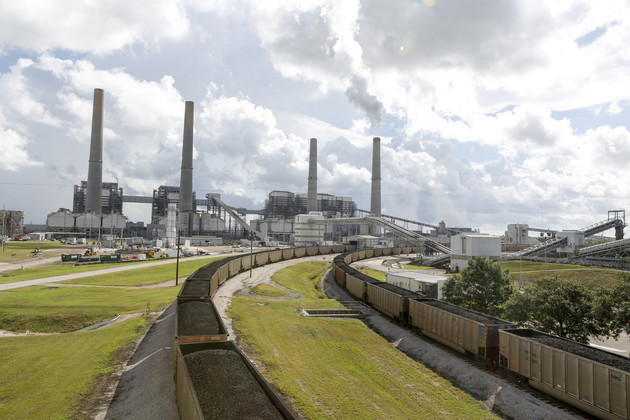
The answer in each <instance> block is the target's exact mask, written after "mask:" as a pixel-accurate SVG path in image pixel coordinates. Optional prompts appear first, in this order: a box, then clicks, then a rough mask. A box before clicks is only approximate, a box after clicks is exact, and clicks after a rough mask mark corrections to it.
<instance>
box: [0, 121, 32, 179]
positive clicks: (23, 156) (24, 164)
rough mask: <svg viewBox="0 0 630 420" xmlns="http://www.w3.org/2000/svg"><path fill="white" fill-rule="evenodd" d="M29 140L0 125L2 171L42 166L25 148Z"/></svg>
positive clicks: (0, 164)
mask: <svg viewBox="0 0 630 420" xmlns="http://www.w3.org/2000/svg"><path fill="white" fill-rule="evenodd" d="M26 144H27V140H26V139H25V138H24V137H22V136H20V135H19V134H18V133H16V132H15V131H13V130H9V129H5V128H2V127H0V149H2V153H0V172H1V171H9V172H17V171H19V170H22V169H24V168H28V167H33V166H42V163H41V162H37V161H34V160H33V159H32V158H31V157H30V156H29V155H28V152H27V151H26V150H25V146H26Z"/></svg>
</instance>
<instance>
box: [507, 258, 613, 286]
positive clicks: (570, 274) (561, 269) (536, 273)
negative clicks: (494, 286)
mask: <svg viewBox="0 0 630 420" xmlns="http://www.w3.org/2000/svg"><path fill="white" fill-rule="evenodd" d="M498 264H499V265H500V266H501V267H502V268H507V269H508V270H509V271H510V278H511V279H512V282H513V283H514V285H516V286H518V285H519V283H521V279H522V285H523V286H527V285H528V284H530V283H532V282H533V281H534V280H535V279H536V278H539V277H543V276H544V275H545V263H544V262H542V263H541V262H537V261H536V262H533V261H523V263H522V264H523V271H522V275H521V262H520V261H500V262H498ZM546 271H547V276H550V275H553V276H558V278H560V279H564V280H574V281H577V282H579V283H582V284H584V285H585V286H586V287H588V288H591V289H592V288H595V287H597V286H608V287H609V286H614V285H615V284H618V283H619V282H620V275H621V273H622V272H621V271H619V270H614V269H610V268H599V267H587V266H583V265H573V264H557V263H547V269H546Z"/></svg>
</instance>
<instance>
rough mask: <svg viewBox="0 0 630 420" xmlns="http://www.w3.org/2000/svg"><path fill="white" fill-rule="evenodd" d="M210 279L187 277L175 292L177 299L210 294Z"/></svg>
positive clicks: (208, 295)
mask: <svg viewBox="0 0 630 420" xmlns="http://www.w3.org/2000/svg"><path fill="white" fill-rule="evenodd" d="M211 283H212V281H211V280H210V279H203V280H202V279H191V278H189V279H188V280H186V281H185V282H184V285H183V286H182V288H181V289H180V291H179V293H178V294H177V299H178V300H179V299H180V298H200V297H210V296H212V291H211V287H210V286H211Z"/></svg>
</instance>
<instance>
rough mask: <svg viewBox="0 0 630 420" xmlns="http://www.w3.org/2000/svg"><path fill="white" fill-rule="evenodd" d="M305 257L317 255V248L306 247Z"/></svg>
mask: <svg viewBox="0 0 630 420" xmlns="http://www.w3.org/2000/svg"><path fill="white" fill-rule="evenodd" d="M306 255H308V256H309V257H314V256H315V255H319V247H318V246H309V247H307V248H306Z"/></svg>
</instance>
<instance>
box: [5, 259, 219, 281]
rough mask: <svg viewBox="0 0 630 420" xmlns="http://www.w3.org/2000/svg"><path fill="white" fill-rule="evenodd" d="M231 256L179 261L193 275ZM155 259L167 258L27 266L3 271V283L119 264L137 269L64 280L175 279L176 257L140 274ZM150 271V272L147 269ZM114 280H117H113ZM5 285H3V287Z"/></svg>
mask: <svg viewBox="0 0 630 420" xmlns="http://www.w3.org/2000/svg"><path fill="white" fill-rule="evenodd" d="M226 256H227V255H222V256H218V257H217V256H214V257H211V256H208V257H207V258H203V259H199V260H194V261H186V258H182V259H180V261H179V275H180V277H181V276H188V275H190V274H192V273H193V272H194V271H195V270H197V269H198V268H200V267H203V266H204V265H206V264H208V263H210V262H212V261H214V260H216V259H219V258H225V257H226ZM155 261H164V260H163V259H161V258H158V259H155V260H146V261H134V262H125V263H107V264H87V265H76V266H74V265H73V264H71V263H68V264H64V265H52V266H46V267H33V268H25V269H23V270H9V271H3V272H0V286H1V285H2V284H3V283H14V282H18V281H26V280H35V279H41V278H45V277H55V276H63V275H67V274H75V273H86V272H90V271H98V270H105V269H108V268H119V267H128V268H131V267H133V269H131V270H129V271H123V272H119V273H117V275H116V277H112V276H111V275H109V274H106V275H104V276H101V275H95V276H91V277H89V278H87V277H83V278H80V279H75V280H66V281H64V283H70V284H106V285H108V286H144V285H148V284H156V283H161V282H163V281H167V280H170V279H173V278H175V263H176V259H175V258H170V259H168V260H167V261H168V264H164V265H160V266H157V267H153V268H146V269H145V268H143V269H142V274H139V273H138V272H137V271H136V270H137V269H138V267H140V266H142V265H144V264H146V263H150V262H155ZM145 270H147V271H145ZM104 279H108V282H107V283H102V281H103V280H104ZM141 279H142V280H141ZM112 281H113V282H112ZM1 289H2V288H1V287H0V290H1Z"/></svg>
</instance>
